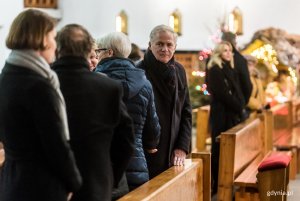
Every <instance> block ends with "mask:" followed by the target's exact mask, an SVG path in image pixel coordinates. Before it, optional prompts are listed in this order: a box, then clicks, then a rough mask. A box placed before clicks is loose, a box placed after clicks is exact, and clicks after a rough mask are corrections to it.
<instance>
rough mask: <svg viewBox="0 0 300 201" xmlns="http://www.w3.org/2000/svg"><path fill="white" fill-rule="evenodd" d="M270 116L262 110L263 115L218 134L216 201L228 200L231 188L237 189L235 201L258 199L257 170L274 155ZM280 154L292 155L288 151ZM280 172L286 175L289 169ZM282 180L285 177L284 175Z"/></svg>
mask: <svg viewBox="0 0 300 201" xmlns="http://www.w3.org/2000/svg"><path fill="white" fill-rule="evenodd" d="M270 116H271V117H272V112H271V111H264V113H263V114H262V115H257V117H253V118H250V119H248V120H246V121H245V122H243V123H241V124H238V125H237V126H235V127H233V128H232V129H229V130H227V131H226V132H223V133H222V134H221V137H220V160H219V161H220V164H219V184H218V200H219V201H231V200H232V197H233V193H234V187H235V188H237V191H236V192H235V200H236V201H248V200H249V201H250V200H259V191H258V189H259V185H258V182H257V173H258V171H257V168H258V166H259V164H260V163H261V161H263V160H264V159H265V158H266V157H268V156H269V155H271V154H273V153H274V152H273V151H272V145H271V143H272V137H273V136H272V129H271V128H270V126H269V125H268V123H270V119H268V118H270ZM271 122H272V121H271ZM270 142H271V143H270ZM281 154H287V155H290V156H291V155H292V153H291V152H284V153H281ZM287 169H289V167H287ZM283 172H284V173H288V172H289V170H284V171H283ZM282 177H283V178H285V179H286V178H288V177H287V176H286V175H282ZM270 179H271V178H270ZM287 183H288V180H287V182H286V184H287ZM263 185H264V184H263ZM260 187H261V186H260Z"/></svg>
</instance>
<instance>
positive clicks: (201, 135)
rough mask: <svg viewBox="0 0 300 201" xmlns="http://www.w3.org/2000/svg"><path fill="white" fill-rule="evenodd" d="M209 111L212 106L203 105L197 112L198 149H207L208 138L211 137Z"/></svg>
mask: <svg viewBox="0 0 300 201" xmlns="http://www.w3.org/2000/svg"><path fill="white" fill-rule="evenodd" d="M209 111H210V106H202V107H200V108H199V109H198V112H197V123H196V126H197V137H196V149H197V151H205V150H206V139H207V138H208V137H209Z"/></svg>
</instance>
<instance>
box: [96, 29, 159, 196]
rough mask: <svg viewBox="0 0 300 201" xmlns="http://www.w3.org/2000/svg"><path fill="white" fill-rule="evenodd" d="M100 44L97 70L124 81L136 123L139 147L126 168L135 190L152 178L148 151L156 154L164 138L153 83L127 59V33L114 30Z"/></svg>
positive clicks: (128, 107) (121, 81) (129, 44)
mask: <svg viewBox="0 0 300 201" xmlns="http://www.w3.org/2000/svg"><path fill="white" fill-rule="evenodd" d="M98 46H99V48H101V49H102V50H103V52H101V54H100V57H101V61H100V62H99V64H98V66H97V68H96V72H101V73H104V74H106V75H107V76H108V77H110V78H112V79H115V80H117V81H118V82H120V84H121V85H122V86H123V89H124V96H123V100H124V102H125V104H126V106H127V109H128V113H129V114H130V116H131V118H132V119H133V122H134V132H135V137H136V141H135V150H134V153H133V155H132V157H131V160H130V163H129V165H128V168H127V170H126V178H127V182H128V186H129V190H133V189H135V188H136V187H138V186H140V185H142V184H143V183H145V182H146V181H148V180H149V173H148V166H147V162H146V158H145V152H147V153H149V154H155V152H156V151H157V149H156V147H157V145H158V142H159V137H160V125H159V121H158V116H157V114H156V109H155V104H154V95H153V91H152V85H151V84H150V82H149V81H148V80H147V79H146V76H145V72H144V71H143V70H141V69H138V68H136V67H135V65H134V63H133V62H132V61H131V60H130V59H128V58H127V57H128V55H129V54H130V51H131V43H130V40H129V38H128V36H126V35H125V34H124V33H121V32H113V33H110V34H108V35H106V36H104V37H103V38H101V39H100V40H99V42H98ZM120 188H122V185H121V186H120ZM114 192H115V193H114V194H113V198H117V197H119V195H120V194H119V195H117V192H118V189H116V190H115V191H114ZM122 194H123V193H122Z"/></svg>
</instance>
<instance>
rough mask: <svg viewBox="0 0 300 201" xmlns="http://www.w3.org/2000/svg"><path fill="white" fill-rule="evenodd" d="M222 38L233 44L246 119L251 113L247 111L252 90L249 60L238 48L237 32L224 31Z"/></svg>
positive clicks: (235, 69) (235, 66)
mask: <svg viewBox="0 0 300 201" xmlns="http://www.w3.org/2000/svg"><path fill="white" fill-rule="evenodd" d="M221 39H222V41H227V42H229V43H230V44H231V46H232V52H233V60H234V61H233V62H234V71H235V74H236V75H237V77H238V79H237V84H238V87H239V88H240V91H241V92H242V95H243V97H244V99H243V103H244V108H245V110H244V111H243V112H244V116H245V117H244V119H246V118H247V117H248V115H249V114H247V112H246V105H247V103H248V101H249V98H250V96H251V92H252V84H251V80H250V74H249V70H248V66H247V60H246V59H245V58H244V57H243V55H242V54H241V53H240V52H239V51H238V49H237V42H236V34H234V33H232V32H223V34H222V37H221Z"/></svg>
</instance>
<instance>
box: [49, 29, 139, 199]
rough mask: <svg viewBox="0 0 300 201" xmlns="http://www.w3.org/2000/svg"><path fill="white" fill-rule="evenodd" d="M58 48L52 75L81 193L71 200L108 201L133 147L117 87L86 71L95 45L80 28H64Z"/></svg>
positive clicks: (130, 132) (107, 79) (106, 78)
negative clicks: (61, 99) (60, 98)
mask: <svg viewBox="0 0 300 201" xmlns="http://www.w3.org/2000/svg"><path fill="white" fill-rule="evenodd" d="M57 44H58V47H57V50H58V60H57V61H56V62H55V63H54V64H53V69H54V70H55V71H56V73H57V75H58V78H59V80H60V84H61V86H60V88H61V91H62V93H63V95H64V97H65V101H66V107H67V115H68V122H69V129H70V144H71V147H72V149H73V151H74V155H75V159H76V162H77V165H78V168H79V170H80V173H81V175H82V178H83V185H82V188H81V189H80V190H79V192H77V193H75V194H74V195H73V198H72V200H73V201H75V200H76V201H77V200H78V201H83V200H84V201H100V200H101V201H103V200H105V201H110V200H111V190H112V187H113V184H117V183H118V181H119V180H120V177H121V176H122V174H123V172H124V170H125V169H126V167H127V164H128V162H129V158H130V156H131V154H132V151H133V145H134V135H133V125H132V120H131V119H130V117H129V116H128V114H127V110H126V107H125V105H124V103H123V102H122V95H123V93H122V89H121V86H120V85H119V83H117V82H115V81H113V80H111V79H110V78H108V77H106V76H104V75H102V74H99V73H93V72H90V71H89V63H88V60H87V59H88V58H89V55H90V53H91V51H92V45H93V39H92V37H91V35H90V34H89V33H88V31H87V30H86V29H85V28H83V27H82V26H80V25H77V24H70V25H67V26H65V27H63V28H62V30H61V31H60V32H58V35H57ZM49 123H51V122H49Z"/></svg>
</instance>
